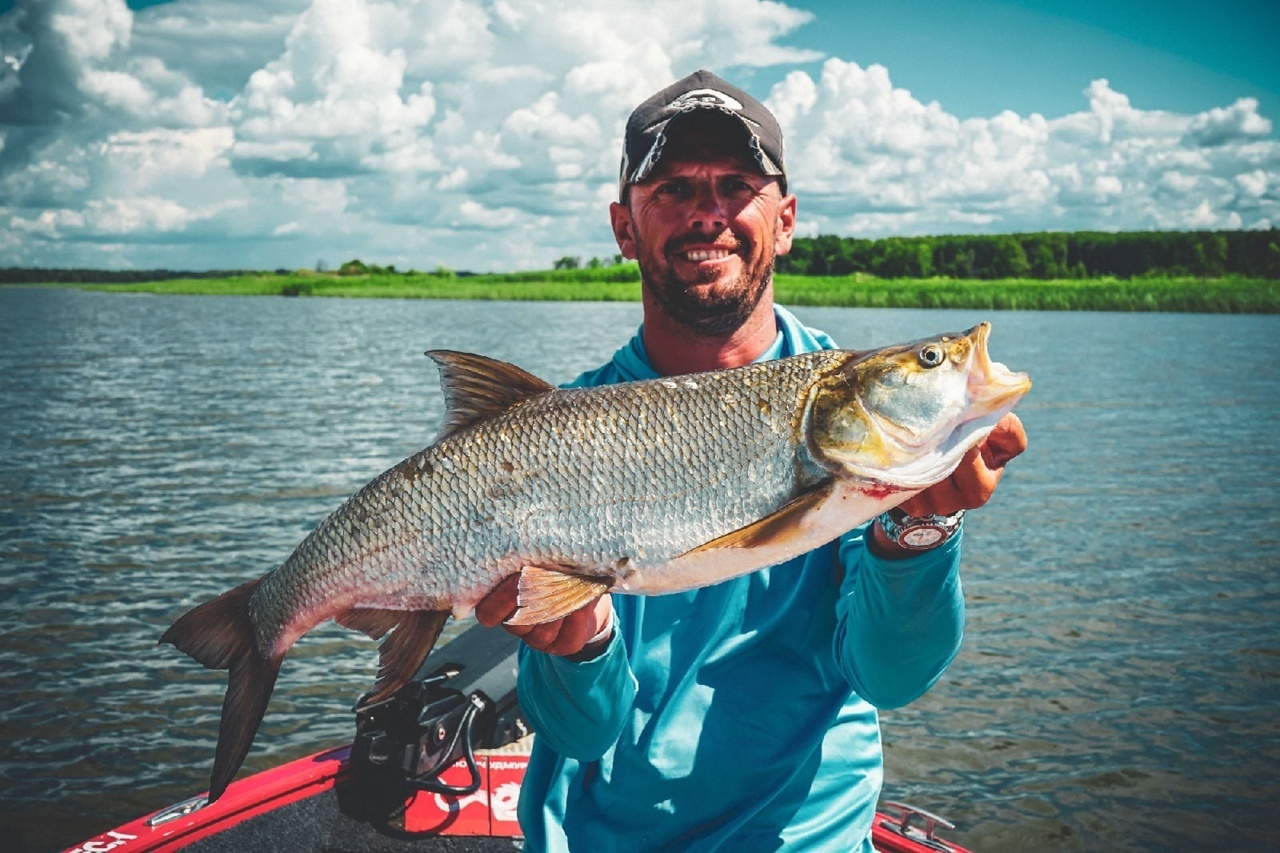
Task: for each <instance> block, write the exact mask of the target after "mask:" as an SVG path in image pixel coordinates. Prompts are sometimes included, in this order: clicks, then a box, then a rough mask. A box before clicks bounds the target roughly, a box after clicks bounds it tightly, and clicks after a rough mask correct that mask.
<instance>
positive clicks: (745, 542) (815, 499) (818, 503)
mask: <svg viewBox="0 0 1280 853" xmlns="http://www.w3.org/2000/svg"><path fill="white" fill-rule="evenodd" d="M835 488H836V482H835V480H834V479H831V480H827V481H825V482H823V483H820V484H819V485H817V486H815V487H814V488H812V489H810V490H809V491H807V492H805V493H803V494H801V495H798V496H797V497H794V498H792V499H791V500H789V501H787V502H786V503H785V504H783V505H782V506H781V507H779V508H778V509H777V510H775V511H774V512H772V513H770V514H769V515H766V516H765V517H764V518H762V519H760V520H759V521H755V522H752V523H751V524H748V525H747V526H746V527H740V528H738V529H737V530H734V531H733V532H731V533H726V534H725V535H724V536H720V537H718V538H716V539H712V540H711V541H710V542H707V543H704V544H702V545H699V546H698V547H697V548H694V549H692V550H690V551H686V552H685V554H682V555H681V556H685V555H686V554H698V553H701V552H704V551H715V550H719V549H724V548H741V549H750V548H764V547H778V546H785V545H786V543H787V541H788V540H790V539H795V540H800V539H802V538H803V537H804V536H805V534H806V533H807V532H808V531H807V525H806V523H805V522H806V519H808V518H810V517H812V516H814V515H816V514H817V512H818V511H819V510H820V509H821V508H822V505H823V504H824V503H826V501H827V498H829V497H831V494H832V493H833V492H834V491H835Z"/></svg>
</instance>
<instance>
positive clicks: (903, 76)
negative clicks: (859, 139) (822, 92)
mask: <svg viewBox="0 0 1280 853" xmlns="http://www.w3.org/2000/svg"><path fill="white" fill-rule="evenodd" d="M790 5H792V6H796V7H798V8H801V9H806V10H808V11H810V12H812V13H813V14H814V15H815V18H816V19H815V22H814V23H813V24H810V25H808V26H805V27H802V28H801V29H800V30H798V31H797V33H796V34H795V36H794V37H793V38H792V39H790V41H791V42H793V43H795V44H803V45H805V46H808V47H814V48H816V49H818V50H821V51H823V52H824V53H827V54H831V55H835V56H845V57H849V58H853V59H855V60H856V61H858V62H859V63H860V64H863V65H867V64H870V63H875V62H878V63H881V64H883V65H886V66H887V67H888V68H889V70H890V71H891V73H892V75H893V79H894V82H895V83H896V84H897V85H899V86H902V87H904V88H906V89H908V90H910V91H911V92H912V94H914V95H915V96H916V97H918V98H920V99H921V100H923V101H926V102H927V101H931V100H937V101H939V102H941V103H942V104H943V106H945V107H946V108H947V109H948V110H949V111H950V112H952V113H954V114H955V115H958V116H961V117H963V118H969V117H974V116H992V115H995V114H996V113H998V112H999V111H1000V110H1003V109H1011V110H1014V111H1015V112H1018V113H1022V114H1027V113H1031V112H1040V113H1043V114H1044V115H1046V116H1049V117H1056V116H1061V115H1065V114H1067V113H1069V112H1074V111H1076V110H1079V109H1080V107H1081V104H1082V96H1081V94H1080V93H1081V91H1082V90H1083V89H1084V87H1085V86H1087V85H1088V83H1089V82H1090V81H1091V80H1094V79H1097V78H1099V77H1105V78H1107V79H1108V80H1109V81H1110V82H1111V84H1112V85H1113V86H1114V87H1115V88H1116V89H1117V90H1119V91H1122V92H1125V93H1126V94H1128V95H1129V97H1130V98H1131V99H1132V101H1133V103H1134V105H1135V106H1137V107H1141V108H1143V109H1164V110H1174V111H1177V112H1187V113H1194V112H1200V111H1203V110H1207V109H1210V108H1212V107H1217V106H1222V105H1224V104H1228V103H1230V102H1232V101H1234V100H1235V99H1236V98H1240V97H1255V98H1258V99H1259V100H1260V101H1261V102H1262V104H1263V108H1262V112H1263V114H1264V115H1266V116H1268V117H1269V118H1271V119H1273V120H1275V119H1276V118H1280V114H1278V110H1277V108H1278V107H1280V60H1277V50H1278V49H1280V3H1276V2H1239V0H1224V2H1218V3H1206V2H1203V0H1199V2H1189V0H1163V2H1154V1H1153V0H1128V2H1126V0H1111V2H1103V1H1102V0H1071V2H1055V0H1023V2H1007V3H996V2H985V3H978V2H963V0H962V2H945V0H915V2H912V0H903V1H902V2H891V0H875V2H822V0H798V2H793V3H791V4H790Z"/></svg>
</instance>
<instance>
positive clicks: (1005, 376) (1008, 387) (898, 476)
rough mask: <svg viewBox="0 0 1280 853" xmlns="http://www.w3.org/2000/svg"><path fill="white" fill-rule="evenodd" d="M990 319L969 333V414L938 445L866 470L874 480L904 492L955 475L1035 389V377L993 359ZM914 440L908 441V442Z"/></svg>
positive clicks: (866, 474) (965, 333)
mask: <svg viewBox="0 0 1280 853" xmlns="http://www.w3.org/2000/svg"><path fill="white" fill-rule="evenodd" d="M990 334H991V324H990V323H986V322H983V323H979V324H978V325H976V326H974V327H973V328H972V329H970V330H969V331H967V332H964V333H963V336H964V337H967V338H968V339H969V341H970V344H971V355H970V360H969V374H968V377H967V379H966V383H967V387H966V395H967V398H968V399H967V404H966V407H965V410H964V415H963V417H962V418H961V419H959V420H958V422H956V423H955V425H954V426H953V427H952V429H951V432H950V433H949V434H948V435H947V436H946V437H945V438H944V439H942V440H941V441H940V442H939V443H938V444H937V446H935V447H933V448H932V449H930V450H928V451H927V452H924V453H921V454H920V455H919V456H917V457H915V458H914V459H911V460H910V461H907V462H905V463H903V464H901V465H898V466H896V467H894V468H892V469H891V470H885V471H865V472H862V473H863V475H864V476H866V477H867V478H868V479H870V480H872V481H875V482H878V483H881V484H883V485H887V486H889V487H891V488H894V489H899V490H903V491H916V490H920V489H925V488H928V487H929V486H931V485H933V484H934V483H937V482H940V481H941V480H943V479H945V478H947V477H949V476H950V475H951V473H952V472H953V471H954V470H955V469H956V467H957V466H959V464H960V460H961V459H963V458H964V455H965V453H967V452H968V450H969V448H971V447H974V446H975V445H977V444H978V443H979V442H981V441H982V440H983V439H984V438H986V437H987V435H988V434H989V433H990V432H991V430H992V429H994V428H995V425H996V424H997V423H998V422H999V421H1000V419H1001V418H1003V417H1004V416H1005V415H1007V414H1008V413H1009V412H1010V411H1012V409H1013V407H1014V405H1016V404H1017V402H1018V401H1019V400H1020V399H1022V397H1023V395H1024V394H1026V393H1027V391H1029V390H1030V389H1031V377H1030V376H1028V375H1027V374H1026V373H1018V372H1014V371H1012V370H1010V369H1009V368H1008V367H1006V366H1005V365H1003V364H1001V363H1000V362H998V361H992V360H991V356H990V354H989V353H988V351H987V338H988V337H989V336H990ZM908 443H909V442H903V443H902V444H900V445H899V446H900V447H901V446H904V445H905V444H908Z"/></svg>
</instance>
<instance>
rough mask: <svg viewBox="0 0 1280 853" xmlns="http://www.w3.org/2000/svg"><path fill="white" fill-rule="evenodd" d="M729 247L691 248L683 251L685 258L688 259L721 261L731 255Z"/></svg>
mask: <svg viewBox="0 0 1280 853" xmlns="http://www.w3.org/2000/svg"><path fill="white" fill-rule="evenodd" d="M732 254H733V252H732V251H730V250H729V249H692V250H690V251H688V252H685V259H686V260H689V261H695V262H696V261H722V260H724V259H725V258H727V257H729V256H730V255H732Z"/></svg>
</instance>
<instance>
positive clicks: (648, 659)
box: [519, 308, 964, 853]
mask: <svg viewBox="0 0 1280 853" xmlns="http://www.w3.org/2000/svg"><path fill="white" fill-rule="evenodd" d="M775 310H776V311H777V317H778V325H779V330H780V331H779V334H778V339H777V340H776V341H775V342H774V346H773V347H772V348H771V349H770V351H769V352H767V353H765V354H764V355H763V356H762V357H761V360H766V359H769V358H778V357H783V356H788V355H794V354H798V353H802V352H812V351H814V350H817V349H826V348H831V347H832V346H834V344H833V343H832V342H831V339H830V338H829V337H827V336H826V335H825V334H823V333H821V332H817V331H815V330H812V329H807V328H805V327H804V326H802V325H801V324H800V323H799V322H798V321H797V320H796V318H795V317H794V316H792V315H791V314H790V313H788V312H787V311H785V310H784V309H782V308H777V309H775ZM654 375H655V374H654V372H653V370H652V368H651V367H650V366H649V364H648V360H647V358H646V357H645V353H644V348H643V344H642V342H641V339H640V334H639V333H637V335H636V336H635V337H634V338H633V339H632V340H631V342H630V343H628V344H627V345H626V346H624V347H623V348H622V349H621V350H619V351H618V353H617V354H616V355H615V356H614V359H613V360H612V361H611V362H609V363H608V364H606V365H605V366H604V367H602V368H600V369H599V370H597V371H593V372H591V373H587V374H584V375H583V376H582V377H579V379H578V380H576V381H575V382H574V383H573V384H574V385H579V386H584V385H603V384H609V383H612V382H620V381H627V380H632V379H644V378H650V377H653V376H654ZM866 534H867V528H866V527H861V528H858V529H856V530H853V531H851V532H850V533H848V534H846V535H845V536H843V537H841V538H840V539H839V540H837V541H836V542H834V543H831V544H830V545H827V546H824V547H822V548H819V549H817V550H815V551H812V552H810V553H809V554H806V555H804V556H802V557H798V558H796V559H794V560H791V561H789V562H787V563H784V564H781V565H778V566H772V567H769V568H766V569H763V570H761V571H758V572H754V573H752V574H750V575H746V576H744V577H740V578H735V579H733V580H730V581H726V582H724V583H720V584H717V585H715V586H710V587H704V588H702V589H697V590H693V591H690V592H685V593H676V594H672V595H663V596H649V597H641V596H627V595H616V596H614V598H613V605H614V611H615V616H616V622H615V625H616V629H615V631H614V637H613V640H612V641H611V642H610V644H609V645H608V647H607V648H606V649H605V651H604V652H603V653H602V654H601V655H600V656H599V657H597V658H595V659H593V660H591V661H587V662H581V663H577V662H572V661H568V660H565V659H564V658H559V657H555V656H553V655H546V654H541V653H538V652H534V651H532V650H530V649H528V648H522V649H521V663H520V675H519V695H520V701H521V704H522V705H523V707H524V710H525V713H526V714H527V715H528V717H529V719H530V721H531V722H532V723H533V726H534V729H535V731H536V732H537V736H536V737H535V739H534V748H533V755H532V757H531V758H530V761H529V768H528V771H527V772H526V774H525V779H524V784H523V788H522V790H521V795H520V807H519V809H520V824H521V827H522V829H523V831H524V834H525V839H526V841H525V845H526V849H528V850H532V851H540V850H554V851H565V850H572V851H583V850H591V851H597V850H659V849H661V850H681V849H691V850H699V851H702V850H715V849H721V850H734V851H739V850H742V851H755V850H775V849H804V850H828V849H830V850H863V851H867V853H870V851H871V843H870V832H871V820H872V816H873V814H874V811H875V804H876V801H877V799H878V797H879V793H880V785H881V780H882V777H883V769H882V754H881V746H880V726H879V721H878V718H877V716H876V708H877V707H879V708H892V707H898V706H901V705H905V704H907V703H908V702H911V701H912V700H914V699H916V698H917V697H918V696H920V695H921V694H923V693H924V692H925V691H926V690H928V689H929V687H930V686H931V685H932V684H933V683H934V682H935V681H936V680H937V679H938V678H939V677H940V676H941V675H942V673H943V671H944V670H945V669H946V667H947V665H948V664H949V663H950V662H951V659H952V658H953V657H954V656H955V654H956V652H957V651H958V650H959V647H960V639H961V635H962V631H963V624H964V598H963V594H962V592H961V588H960V577H959V563H960V545H961V534H957V535H955V536H953V537H952V538H951V539H950V540H948V541H947V542H946V543H945V544H943V545H942V546H940V547H938V548H935V549H933V550H932V551H927V552H924V553H923V554H921V555H919V556H915V557H911V558H908V559H905V560H883V559H880V558H878V557H876V556H875V555H874V554H872V553H870V551H869V550H868V549H867V548H866V546H865V539H864V536H865V535H866Z"/></svg>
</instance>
